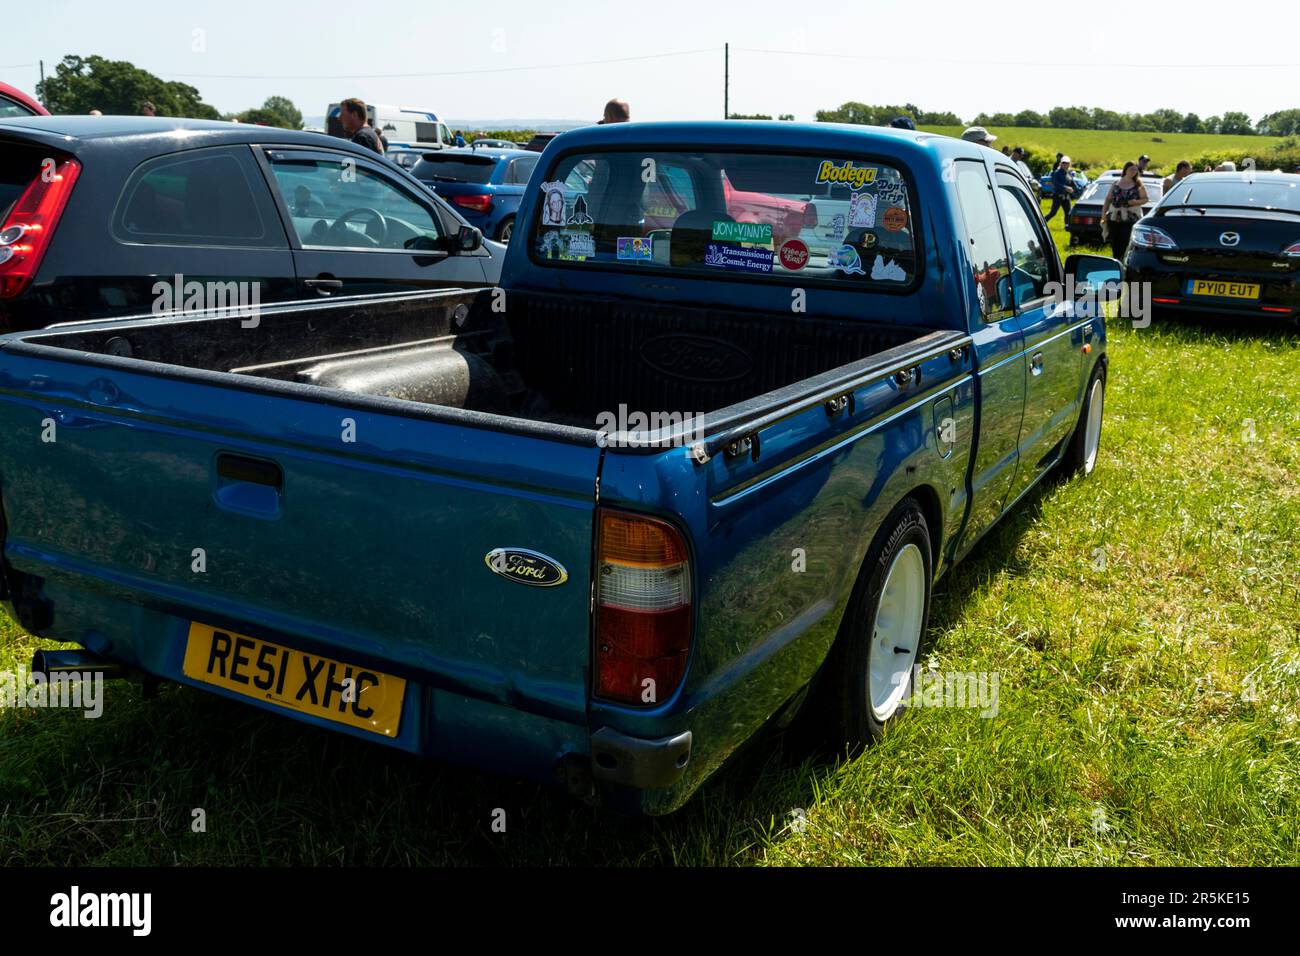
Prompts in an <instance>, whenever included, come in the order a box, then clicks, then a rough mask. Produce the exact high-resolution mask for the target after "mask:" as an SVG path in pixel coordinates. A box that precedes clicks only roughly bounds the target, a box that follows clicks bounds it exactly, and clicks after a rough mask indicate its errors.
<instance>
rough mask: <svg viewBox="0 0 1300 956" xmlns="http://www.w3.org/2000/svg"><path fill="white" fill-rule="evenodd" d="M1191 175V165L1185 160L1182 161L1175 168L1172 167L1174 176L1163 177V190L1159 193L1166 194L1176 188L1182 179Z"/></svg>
mask: <svg viewBox="0 0 1300 956" xmlns="http://www.w3.org/2000/svg"><path fill="white" fill-rule="evenodd" d="M1191 174H1192V164H1191V163H1189V162H1188V161H1187V160H1185V159H1184V160H1182V161H1181V162H1179V164H1178V165H1177V166H1175V167H1174V174H1173V175H1172V176H1166V177H1165V181H1164V183H1163V184H1162V185H1163V189H1162V190H1161V191H1162V192H1164V193H1168V192H1169V190H1171V189H1173V188H1174V187H1175V186H1177V185H1178V184H1179V183H1181V182H1182V181H1183V180H1184V179H1186V178H1187V177H1188V176H1190V175H1191Z"/></svg>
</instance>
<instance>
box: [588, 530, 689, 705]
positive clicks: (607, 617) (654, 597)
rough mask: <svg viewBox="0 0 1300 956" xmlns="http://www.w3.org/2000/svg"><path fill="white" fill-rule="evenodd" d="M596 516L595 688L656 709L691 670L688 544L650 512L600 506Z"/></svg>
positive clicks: (608, 697) (597, 693) (602, 693)
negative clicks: (688, 666)
mask: <svg viewBox="0 0 1300 956" xmlns="http://www.w3.org/2000/svg"><path fill="white" fill-rule="evenodd" d="M598 521H599V526H598V537H597V542H596V659H595V668H594V676H593V693H594V695H595V696H596V697H600V698H604V699H605V700H612V701H617V702H618V703H622V704H637V705H646V706H653V705H655V704H658V703H662V702H663V701H665V700H667V699H668V698H669V697H671V696H672V694H673V693H674V692H675V691H676V690H677V687H678V685H680V684H681V682H682V677H683V676H684V675H685V673H686V659H687V656H688V654H689V652H690V646H691V630H692V626H693V620H692V617H693V615H692V607H691V566H690V557H689V554H688V552H687V550H686V541H685V539H683V537H682V535H681V532H679V531H678V530H677V529H676V528H674V527H673V526H672V525H670V524H669V523H668V522H666V521H660V520H659V519H657V518H648V517H646V516H644V515H637V514H632V513H629V512H625V511H611V510H609V509H606V508H601V509H600V510H599V511H598Z"/></svg>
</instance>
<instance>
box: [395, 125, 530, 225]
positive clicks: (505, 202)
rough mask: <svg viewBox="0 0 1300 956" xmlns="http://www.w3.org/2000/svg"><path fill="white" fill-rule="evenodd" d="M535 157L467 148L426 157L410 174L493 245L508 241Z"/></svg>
mask: <svg viewBox="0 0 1300 956" xmlns="http://www.w3.org/2000/svg"><path fill="white" fill-rule="evenodd" d="M537 160H538V154H537V153H532V152H528V151H526V150H522V149H494V148H490V147H488V148H485V147H477V148H476V147H472V146H467V147H465V148H463V149H442V150H438V151H437V152H430V153H425V154H424V157H423V158H422V159H421V160H420V161H419V162H418V163H416V164H415V166H414V167H413V168H412V169H411V173H412V174H413V175H414V176H415V178H416V179H419V180H420V181H422V182H424V183H426V184H427V185H428V186H429V187H430V188H431V189H433V191H434V192H436V193H437V194H438V195H439V196H441V197H442V198H443V199H445V200H447V201H448V202H449V203H451V204H452V205H453V206H455V207H456V211H457V212H458V213H460V214H461V215H462V216H463V217H465V220H466V221H467V222H468V223H469V224H470V225H472V226H477V227H478V228H479V229H481V230H482V231H483V235H485V236H488V237H490V238H492V239H495V240H497V241H498V242H509V241H510V234H511V233H512V232H513V231H514V228H515V214H516V213H517V212H518V210H519V201H520V200H521V199H522V198H523V195H524V189H525V188H527V186H528V178H529V177H530V176H531V175H532V174H533V169H534V168H535V167H536V166H537Z"/></svg>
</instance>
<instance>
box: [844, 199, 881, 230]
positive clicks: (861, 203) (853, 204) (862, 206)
mask: <svg viewBox="0 0 1300 956" xmlns="http://www.w3.org/2000/svg"><path fill="white" fill-rule="evenodd" d="M875 224H876V197H875V196H874V195H872V194H871V193H854V194H853V198H852V199H850V200H849V225H850V226H853V227H855V228H858V227H865V228H867V229H870V228H871V227H872V226H874V225H875Z"/></svg>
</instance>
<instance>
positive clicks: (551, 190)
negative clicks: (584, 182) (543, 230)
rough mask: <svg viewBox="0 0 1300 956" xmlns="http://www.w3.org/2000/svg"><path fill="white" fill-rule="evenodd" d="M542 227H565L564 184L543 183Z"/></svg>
mask: <svg viewBox="0 0 1300 956" xmlns="http://www.w3.org/2000/svg"><path fill="white" fill-rule="evenodd" d="M584 208H585V204H584ZM542 225H543V226H563V225H564V183H561V182H554V183H542Z"/></svg>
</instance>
